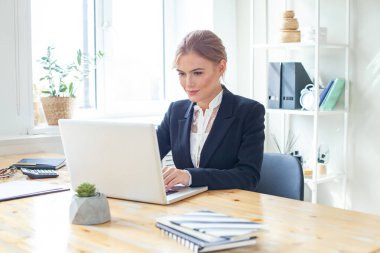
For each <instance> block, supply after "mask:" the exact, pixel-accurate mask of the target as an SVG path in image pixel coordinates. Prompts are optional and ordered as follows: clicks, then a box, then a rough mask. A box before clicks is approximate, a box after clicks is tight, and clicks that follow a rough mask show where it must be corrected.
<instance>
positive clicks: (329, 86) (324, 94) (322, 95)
mask: <svg viewBox="0 0 380 253" xmlns="http://www.w3.org/2000/svg"><path fill="white" fill-rule="evenodd" d="M334 81H335V80H331V81H330V82H329V83H328V84H327V86H326V88H325V89H324V90H323V91H322V93H321V95H320V96H319V106H321V105H322V102H323V100H325V97H326V95H327V92H329V90H330V88H331V86H332V85H333V83H334Z"/></svg>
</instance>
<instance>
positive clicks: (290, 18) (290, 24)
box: [280, 10, 301, 43]
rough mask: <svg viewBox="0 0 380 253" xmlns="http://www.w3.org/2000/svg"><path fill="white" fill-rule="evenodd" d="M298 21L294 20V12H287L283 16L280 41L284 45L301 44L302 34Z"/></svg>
mask: <svg viewBox="0 0 380 253" xmlns="http://www.w3.org/2000/svg"><path fill="white" fill-rule="evenodd" d="M298 26H299V25H298V20H297V19H296V18H294V11H292V10H287V11H285V12H284V13H283V14H282V23H281V26H280V41H281V42H282V43H288V42H300V41H301V33H300V31H299V30H298Z"/></svg>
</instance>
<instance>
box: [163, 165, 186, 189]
mask: <svg viewBox="0 0 380 253" xmlns="http://www.w3.org/2000/svg"><path fill="white" fill-rule="evenodd" d="M162 175H163V177H164V184H165V189H166V190H169V189H170V188H172V187H173V186H174V185H176V184H183V185H185V186H188V185H189V180H190V175H189V172H187V171H186V170H180V169H177V168H176V167H164V168H163V169H162Z"/></svg>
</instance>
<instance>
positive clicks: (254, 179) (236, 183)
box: [186, 103, 265, 191]
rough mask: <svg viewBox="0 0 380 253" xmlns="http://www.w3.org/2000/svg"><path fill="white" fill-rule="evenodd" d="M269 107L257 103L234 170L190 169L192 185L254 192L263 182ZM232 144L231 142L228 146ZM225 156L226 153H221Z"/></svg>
mask: <svg viewBox="0 0 380 253" xmlns="http://www.w3.org/2000/svg"><path fill="white" fill-rule="evenodd" d="M264 115H265V108H264V106H263V105H262V104H260V103H256V104H255V105H254V106H252V108H251V110H249V113H248V114H247V115H246V118H245V120H244V123H243V125H242V128H243V129H242V138H241V142H240V145H239V147H238V151H237V162H236V164H235V166H234V167H233V168H228V169H222V170H221V169H217V168H186V170H188V171H189V172H190V174H191V176H192V185H191V186H194V187H197V186H208V188H209V189H210V190H218V189H243V190H251V191H254V190H255V188H256V186H257V184H258V182H259V180H260V170H261V164H262V160H263V152H264V139H265V134H264V128H265V127H264ZM227 145H228V143H227ZM219 155H223V154H219Z"/></svg>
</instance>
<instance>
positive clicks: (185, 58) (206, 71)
mask: <svg viewBox="0 0 380 253" xmlns="http://www.w3.org/2000/svg"><path fill="white" fill-rule="evenodd" d="M225 68H226V61H225V60H221V61H220V63H218V64H215V63H214V62H212V61H210V60H207V59H205V58H203V57H201V56H199V55H198V54H196V53H192V52H190V53H188V54H184V55H181V56H180V57H179V59H178V61H177V71H178V76H179V81H180V83H181V85H182V87H183V89H184V90H185V92H186V93H187V95H188V96H189V99H190V100H191V101H192V102H196V103H197V104H198V106H200V107H201V108H202V109H207V108H208V104H209V103H210V102H211V100H212V99H213V98H214V97H215V96H216V95H218V93H219V92H220V91H221V90H222V86H221V85H220V82H219V78H220V77H221V76H222V75H223V73H224V70H225Z"/></svg>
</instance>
